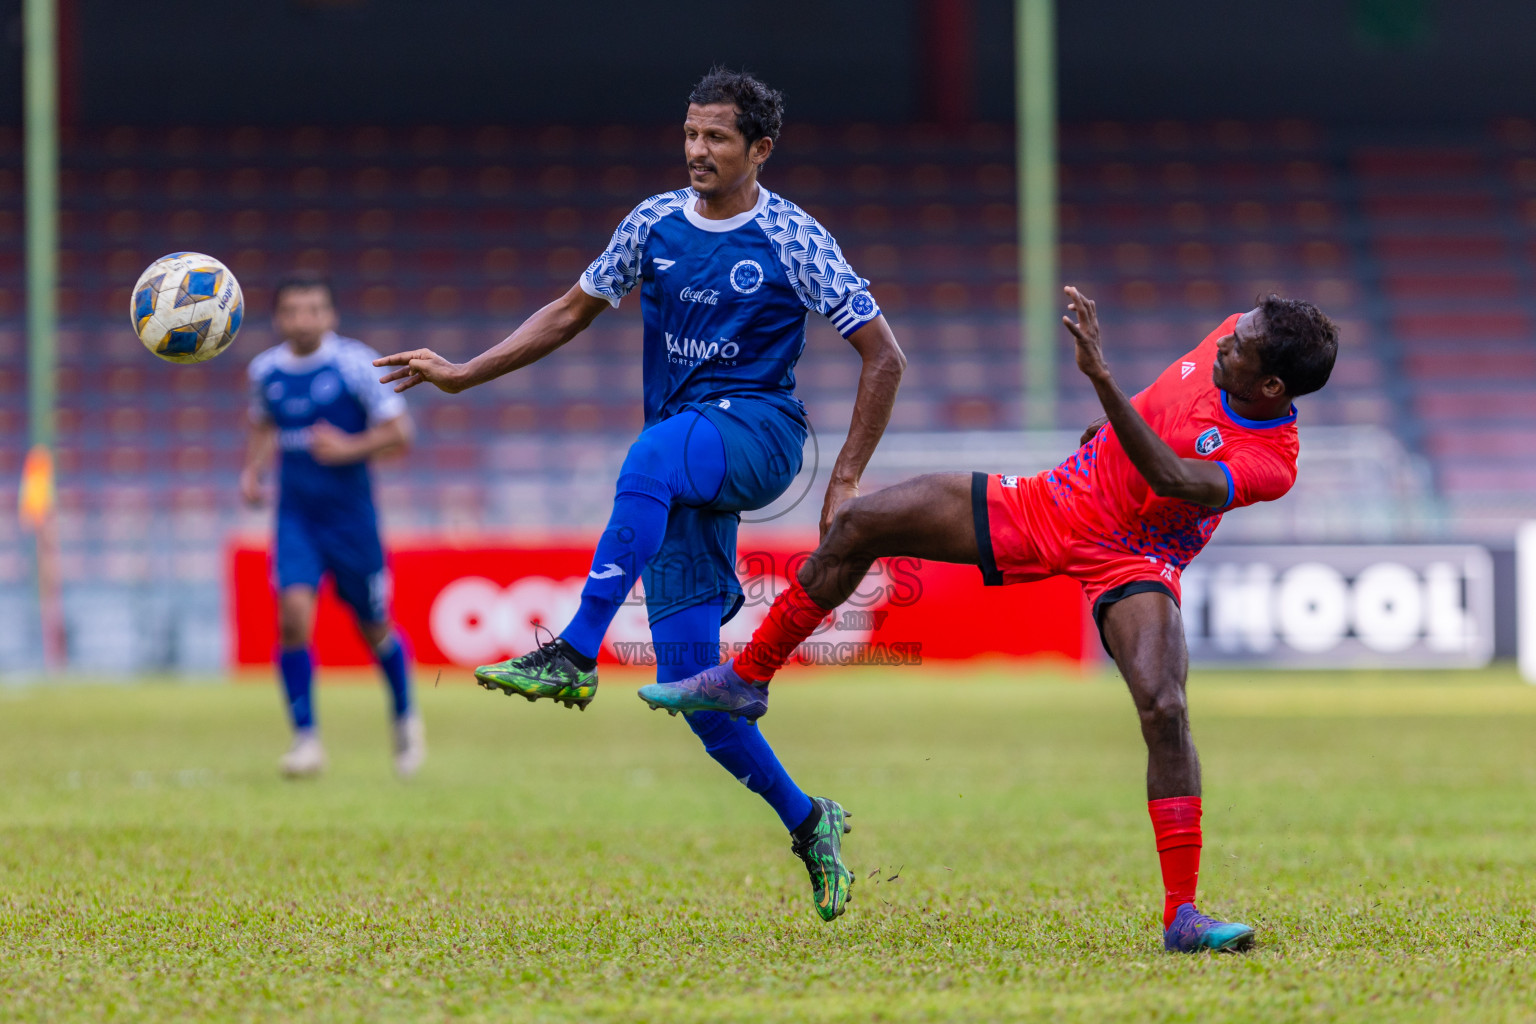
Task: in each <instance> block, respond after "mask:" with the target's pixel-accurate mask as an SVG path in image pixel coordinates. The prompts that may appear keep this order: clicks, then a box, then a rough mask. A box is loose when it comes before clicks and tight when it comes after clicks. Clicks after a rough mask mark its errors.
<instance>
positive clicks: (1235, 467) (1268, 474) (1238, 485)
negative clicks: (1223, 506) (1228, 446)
mask: <svg viewBox="0 0 1536 1024" xmlns="http://www.w3.org/2000/svg"><path fill="white" fill-rule="evenodd" d="M1219 465H1221V466H1223V468H1225V469H1226V471H1227V477H1228V479H1229V480H1230V481H1231V492H1232V497H1231V501H1230V503H1229V504H1228V505H1227V507H1228V508H1242V507H1243V506H1245V505H1256V504H1258V503H1259V502H1261V501H1274V500H1275V499H1276V498H1281V497H1284V496H1285V494H1286V492H1287V491H1289V490H1290V489H1291V486H1292V485H1293V484H1295V483H1296V463H1295V461H1294V460H1293V459H1287V458H1286V457H1285V456H1284V455H1283V454H1281V453H1280V452H1279V451H1276V450H1275V449H1274V448H1272V447H1270V446H1269V445H1267V444H1264V443H1261V442H1250V443H1247V444H1238V445H1234V446H1233V448H1232V450H1231V451H1229V452H1228V453H1227V456H1226V458H1224V459H1222V460H1221V462H1220V463H1219Z"/></svg>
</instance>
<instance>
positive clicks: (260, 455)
mask: <svg viewBox="0 0 1536 1024" xmlns="http://www.w3.org/2000/svg"><path fill="white" fill-rule="evenodd" d="M276 454H277V426H276V425H275V424H274V423H273V422H272V421H271V420H262V421H260V422H257V423H252V424H251V426H250V432H249V434H248V436H247V437H246V441H245V465H244V466H242V467H241V469H240V498H241V500H242V501H244V502H245V503H246V504H247V505H250V506H251V507H252V508H255V507H257V506H259V505H261V503H262V502H263V501H264V500H265V499H266V494H265V490H264V486H263V478H264V477H265V476H266V473H267V469H268V468H270V467H271V465H272V459H273V457H274V456H275V455H276Z"/></svg>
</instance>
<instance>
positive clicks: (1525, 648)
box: [1515, 522, 1536, 683]
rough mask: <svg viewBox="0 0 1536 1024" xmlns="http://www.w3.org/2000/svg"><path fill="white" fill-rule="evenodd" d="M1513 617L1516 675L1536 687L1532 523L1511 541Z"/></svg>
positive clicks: (1535, 527)
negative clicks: (1512, 549) (1516, 662)
mask: <svg viewBox="0 0 1536 1024" xmlns="http://www.w3.org/2000/svg"><path fill="white" fill-rule="evenodd" d="M1515 614H1516V616H1517V617H1518V618H1517V621H1518V623H1519V625H1518V627H1517V629H1516V634H1515V642H1516V643H1517V644H1518V645H1519V659H1520V675H1521V677H1522V678H1524V679H1525V681H1526V682H1528V683H1536V522H1531V523H1524V524H1522V525H1521V527H1520V532H1519V533H1518V534H1517V535H1516V539H1515Z"/></svg>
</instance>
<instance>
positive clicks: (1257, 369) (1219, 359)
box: [1211, 309, 1285, 402]
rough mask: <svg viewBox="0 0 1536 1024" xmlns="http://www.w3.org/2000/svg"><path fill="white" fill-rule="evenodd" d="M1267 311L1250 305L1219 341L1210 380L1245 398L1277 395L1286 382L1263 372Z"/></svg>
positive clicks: (1232, 393) (1237, 396)
mask: <svg viewBox="0 0 1536 1024" xmlns="http://www.w3.org/2000/svg"><path fill="white" fill-rule="evenodd" d="M1263 347H1264V314H1263V312H1261V311H1260V310H1257V309H1250V310H1249V311H1248V312H1246V313H1244V314H1243V315H1242V316H1240V317H1238V318H1237V325H1236V326H1235V327H1233V329H1232V333H1231V334H1229V335H1227V336H1226V337H1224V338H1221V339H1219V340H1218V341H1217V342H1216V364H1215V366H1214V367H1212V369H1211V383H1213V384H1215V385H1216V386H1217V387H1218V388H1220V389H1221V390H1223V391H1225V392H1226V393H1227V394H1229V395H1231V396H1232V397H1233V398H1236V399H1239V400H1241V401H1245V402H1251V401H1254V400H1256V399H1267V398H1278V397H1280V396H1281V395H1282V394H1284V393H1285V384H1284V383H1283V382H1282V381H1281V380H1280V378H1279V377H1276V376H1275V375H1274V374H1272V373H1265V372H1264V353H1263Z"/></svg>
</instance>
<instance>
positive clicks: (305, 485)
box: [250, 334, 405, 526]
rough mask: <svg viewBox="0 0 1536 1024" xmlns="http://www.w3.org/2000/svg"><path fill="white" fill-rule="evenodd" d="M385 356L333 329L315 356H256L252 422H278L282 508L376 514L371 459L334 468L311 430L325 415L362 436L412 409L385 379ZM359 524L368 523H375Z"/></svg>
mask: <svg viewBox="0 0 1536 1024" xmlns="http://www.w3.org/2000/svg"><path fill="white" fill-rule="evenodd" d="M378 357H379V356H378V353H377V352H375V351H374V350H373V349H371V348H369V347H368V346H367V345H364V344H363V343H362V342H360V341H355V340H353V339H352V338H342V337H339V336H337V335H336V334H327V335H326V336H325V338H324V339H323V340H322V341H321V342H320V347H319V348H318V349H316V350H315V351H314V352H311V353H310V354H309V355H305V356H300V355H295V354H294V353H293V350H292V349H290V348H289V347H288V346H287V345H278V346H275V347H273V348H269V349H267V350H266V351H265V352H263V353H261V354H260V355H258V356H257V357H256V358H255V359H253V360H251V367H250V386H251V421H252V422H253V423H258V424H259V423H270V424H272V425H273V426H275V427H277V431H278V434H277V436H278V448H279V451H280V452H281V456H280V459H279V463H278V493H279V499H278V512H279V515H283V514H296V515H300V516H304V517H308V518H314V519H324V520H335V519H340V518H348V517H351V518H356V517H358V516H359V515H364V516H366V517H368V520H367V522H369V523H371V522H372V517H373V485H372V481H371V479H370V477H369V473H368V464H367V463H366V462H354V463H349V464H347V465H342V466H327V465H323V464H321V463H319V462H316V461H315V459H314V457H313V456H311V455H310V454H309V438H310V428H312V427H313V426H314V425H315V424H316V423H317V422H319V421H321V420H325V421H326V422H327V423H330V424H331V425H332V426H334V427H336V428H337V429H339V430H344V431H346V432H347V433H349V434H357V433H361V432H362V431H364V430H366V429H367V428H368V427H370V426H372V425H374V424H377V423H383V422H385V421H387V420H392V419H394V418H395V417H397V416H400V415H402V414H404V412H405V399H404V397H402V396H401V395H399V394H396V393H395V391H394V390H393V389H392V388H391V387H390V386H389V385H387V384H380V383H379V371H378V370H377V369H375V368H374V366H373V361H374V360H375V359H377V358H378ZM359 525H363V526H366V525H367V523H360V524H359Z"/></svg>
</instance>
